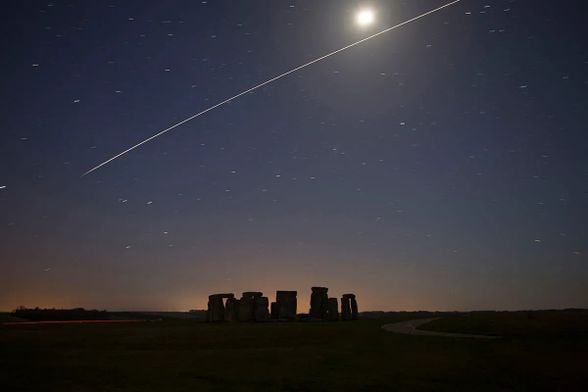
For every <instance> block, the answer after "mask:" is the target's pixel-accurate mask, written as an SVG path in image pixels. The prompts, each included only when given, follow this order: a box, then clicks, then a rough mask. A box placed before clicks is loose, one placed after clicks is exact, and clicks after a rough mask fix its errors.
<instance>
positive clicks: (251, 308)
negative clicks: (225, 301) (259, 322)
mask: <svg viewBox="0 0 588 392" xmlns="http://www.w3.org/2000/svg"><path fill="white" fill-rule="evenodd" d="M262 295H263V294H262V293H260V292H258V291H246V292H244V293H243V295H242V296H241V299H240V300H239V306H238V307H237V319H238V320H239V321H253V320H254V316H255V315H254V313H255V299H256V298H259V297H261V296H262Z"/></svg>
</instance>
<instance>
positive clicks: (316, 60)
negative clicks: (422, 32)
mask: <svg viewBox="0 0 588 392" xmlns="http://www.w3.org/2000/svg"><path fill="white" fill-rule="evenodd" d="M460 1H461V0H455V1H452V2H450V3H447V4H445V5H442V6H441V7H438V8H435V9H432V10H430V11H427V12H425V13H424V14H420V15H418V16H415V17H413V18H410V19H408V20H405V21H404V22H401V23H398V24H397V25H394V26H392V27H388V28H387V29H384V30H382V31H380V32H377V33H375V34H372V35H370V36H369V37H366V38H363V39H361V40H359V41H357V42H354V43H352V44H349V45H347V46H344V47H342V48H340V49H337V50H335V51H333V52H330V53H327V54H325V55H324V56H321V57H318V58H316V59H314V60H311V61H309V62H307V63H304V64H302V65H299V66H298V67H296V68H292V69H291V70H289V71H286V72H284V73H282V74H280V75H278V76H275V77H273V78H271V79H268V80H266V81H265V82H262V83H259V84H257V85H255V86H253V87H251V88H248V89H247V90H244V91H242V92H240V93H239V94H237V95H234V96H232V97H230V98H227V99H225V100H224V101H221V102H219V103H217V104H215V105H213V106H211V107H209V108H206V109H204V110H202V111H201V112H198V113H196V114H194V115H192V116H190V117H188V118H186V119H184V120H182V121H180V122H177V123H175V124H173V125H170V126H169V127H167V128H165V129H163V130H161V131H159V132H157V133H156V134H155V135H153V136H150V137H148V138H147V139H145V140H142V141H140V142H139V143H137V144H135V145H133V146H131V147H129V148H127V149H126V150H124V151H122V152H120V153H118V154H116V155H114V156H113V157H111V158H109V159H107V160H105V161H104V162H102V163H100V164H99V165H97V166H94V167H93V168H91V169H90V170H88V171H87V172H85V173H84V174H82V177H84V176H86V175H88V174H90V173H92V172H94V171H96V170H98V169H100V168H101V167H103V166H105V165H107V164H109V163H110V162H112V161H114V160H115V159H117V158H120V157H121V156H123V155H125V154H127V153H128V152H131V151H133V150H134V149H135V148H137V147H140V146H142V145H143V144H145V143H147V142H150V141H151V140H153V139H155V138H158V137H159V136H161V135H163V134H165V133H167V132H169V131H171V130H172V129H175V128H177V127H179V126H180V125H183V124H185V123H187V122H189V121H192V120H194V119H195V118H196V117H200V116H202V115H203V114H205V113H208V112H210V111H211V110H214V109H216V108H218V107H220V106H223V105H224V104H227V103H229V102H231V101H233V100H235V99H237V98H239V97H241V96H243V95H245V94H247V93H250V92H252V91H255V90H257V89H259V88H261V87H263V86H265V85H267V84H270V83H272V82H275V81H276V80H279V79H282V78H283V77H286V76H288V75H290V74H292V73H294V72H296V71H300V70H301V69H303V68H306V67H308V66H309V65H312V64H314V63H318V62H319V61H322V60H324V59H326V58H328V57H331V56H333V55H335V54H337V53H339V52H342V51H344V50H347V49H349V48H352V47H354V46H356V45H359V44H361V43H364V42H365V41H368V40H370V39H372V38H376V37H377V36H379V35H382V34H385V33H387V32H389V31H392V30H395V29H397V28H399V27H402V26H404V25H407V24H409V23H411V22H414V21H416V20H419V19H421V18H424V17H425V16H427V15H430V14H433V13H435V12H437V11H440V10H442V9H443V8H447V7H450V6H452V5H454V4H456V3H459V2H460Z"/></svg>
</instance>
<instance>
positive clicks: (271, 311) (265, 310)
mask: <svg viewBox="0 0 588 392" xmlns="http://www.w3.org/2000/svg"><path fill="white" fill-rule="evenodd" d="M311 289H312V294H311V296H310V311H309V314H308V316H305V315H300V317H301V320H306V319H307V320H309V321H311V320H315V321H321V320H325V321H338V320H339V319H341V320H344V321H348V320H357V319H358V317H359V313H358V308H357V300H356V299H355V294H343V296H342V297H341V310H340V311H339V303H338V300H337V298H329V296H328V290H329V289H328V288H327V287H312V288H311ZM297 295H298V292H297V291H283V290H278V291H276V301H275V302H272V303H271V304H270V302H269V299H268V297H264V296H263V293H261V292H259V291H246V292H244V293H243V294H242V295H241V298H240V299H237V298H235V295H234V294H233V293H222V294H212V295H209V296H208V310H207V312H206V320H207V321H209V322H221V321H228V322H234V321H240V322H252V321H256V322H268V321H292V320H297V319H298V315H297V313H296V312H297ZM270 305H271V306H270Z"/></svg>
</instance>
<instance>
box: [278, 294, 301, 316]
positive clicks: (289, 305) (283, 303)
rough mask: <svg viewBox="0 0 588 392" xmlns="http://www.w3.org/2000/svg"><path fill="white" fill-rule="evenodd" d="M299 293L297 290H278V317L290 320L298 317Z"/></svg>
mask: <svg viewBox="0 0 588 392" xmlns="http://www.w3.org/2000/svg"><path fill="white" fill-rule="evenodd" d="M297 294H298V293H297V292H296V291H276V308H277V309H276V313H277V315H278V316H277V318H280V319H288V320H294V319H296V311H297V299H296V295H297Z"/></svg>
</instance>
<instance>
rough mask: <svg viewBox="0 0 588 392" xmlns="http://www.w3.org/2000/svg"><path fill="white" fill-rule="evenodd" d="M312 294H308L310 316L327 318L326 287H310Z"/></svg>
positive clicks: (327, 298) (327, 299) (327, 301)
mask: <svg viewBox="0 0 588 392" xmlns="http://www.w3.org/2000/svg"><path fill="white" fill-rule="evenodd" d="M311 290H312V294H311V295H310V313H309V315H310V317H312V318H317V319H323V320H326V319H327V313H328V309H329V296H328V295H327V291H329V289H328V288H326V287H312V288H311Z"/></svg>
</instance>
